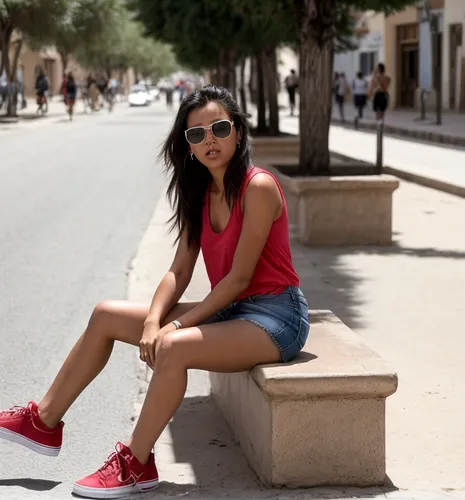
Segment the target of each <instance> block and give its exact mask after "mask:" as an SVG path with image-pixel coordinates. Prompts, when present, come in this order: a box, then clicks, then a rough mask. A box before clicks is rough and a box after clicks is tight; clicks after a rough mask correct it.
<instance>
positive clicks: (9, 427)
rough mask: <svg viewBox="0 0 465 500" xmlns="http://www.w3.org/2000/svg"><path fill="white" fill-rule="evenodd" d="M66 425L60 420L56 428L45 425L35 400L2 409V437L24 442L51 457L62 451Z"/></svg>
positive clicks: (30, 447) (0, 434) (0, 414)
mask: <svg viewBox="0 0 465 500" xmlns="http://www.w3.org/2000/svg"><path fill="white" fill-rule="evenodd" d="M64 425H65V424H64V423H63V422H60V423H59V424H58V425H57V426H56V427H55V428H54V429H50V428H49V427H47V426H45V425H44V424H43V423H42V421H41V420H40V418H39V412H38V409H37V405H36V404H35V403H34V401H31V402H30V403H29V404H28V405H27V406H26V407H24V406H13V408H11V409H9V410H6V411H0V438H2V439H6V440H8V441H13V443H18V444H22V445H23V446H25V447H26V448H29V449H30V450H32V451H35V452H37V453H40V454H41V455H47V456H49V457H56V456H57V455H58V454H59V453H60V450H61V443H62V440H63V426H64Z"/></svg>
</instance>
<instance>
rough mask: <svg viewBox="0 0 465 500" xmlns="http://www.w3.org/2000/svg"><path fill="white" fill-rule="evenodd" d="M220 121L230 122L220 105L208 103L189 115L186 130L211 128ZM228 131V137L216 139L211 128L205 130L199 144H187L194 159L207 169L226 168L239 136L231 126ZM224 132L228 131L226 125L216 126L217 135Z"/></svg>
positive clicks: (227, 114)
mask: <svg viewBox="0 0 465 500" xmlns="http://www.w3.org/2000/svg"><path fill="white" fill-rule="evenodd" d="M221 120H227V121H231V117H230V116H229V113H228V112H227V111H226V109H225V108H224V107H223V106H222V105H221V104H219V103H217V102H215V101H210V102H209V103H208V104H207V105H206V106H204V107H203V108H198V109H195V110H193V111H191V112H190V113H189V116H188V117H187V128H188V129H190V128H193V127H211V126H212V125H213V124H215V123H217V122H219V121H221ZM230 130H231V133H230V134H229V136H228V137H225V138H223V139H221V138H218V137H216V136H215V135H214V134H213V132H212V129H211V128H210V129H207V130H205V137H204V138H203V140H202V141H201V142H200V143H199V144H189V150H190V152H192V153H194V155H195V157H196V158H197V159H198V160H199V161H200V162H201V163H203V164H204V165H205V166H206V167H207V168H209V169H213V168H219V167H225V166H227V165H228V163H229V162H230V161H231V159H232V157H233V156H234V153H235V151H236V149H237V145H238V142H239V141H240V134H239V133H238V132H237V131H236V129H235V128H234V126H233V125H231V127H230ZM225 131H226V132H228V131H229V127H228V125H227V124H221V125H220V126H218V129H217V134H218V135H223V134H222V133H224V132H225ZM199 132H200V131H199ZM220 132H221V133H220Z"/></svg>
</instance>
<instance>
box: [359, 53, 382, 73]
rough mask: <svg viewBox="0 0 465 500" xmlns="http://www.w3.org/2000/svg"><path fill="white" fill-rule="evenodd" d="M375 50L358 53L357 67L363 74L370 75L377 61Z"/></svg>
mask: <svg viewBox="0 0 465 500" xmlns="http://www.w3.org/2000/svg"><path fill="white" fill-rule="evenodd" d="M377 56H378V53H377V52H361V53H360V55H359V68H360V71H361V72H362V74H363V76H370V75H371V73H373V70H374V69H375V66H376V64H377V63H378V57H377Z"/></svg>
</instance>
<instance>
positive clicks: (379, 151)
mask: <svg viewBox="0 0 465 500" xmlns="http://www.w3.org/2000/svg"><path fill="white" fill-rule="evenodd" d="M383 133H384V122H383V121H382V120H379V121H378V127H377V131H376V173H377V174H378V175H381V174H382V172H383Z"/></svg>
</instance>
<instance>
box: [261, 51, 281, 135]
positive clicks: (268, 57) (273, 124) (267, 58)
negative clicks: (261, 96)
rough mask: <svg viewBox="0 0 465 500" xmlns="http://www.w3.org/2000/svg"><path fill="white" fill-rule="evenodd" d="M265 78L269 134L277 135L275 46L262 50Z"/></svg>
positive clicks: (277, 109) (277, 111)
mask: <svg viewBox="0 0 465 500" xmlns="http://www.w3.org/2000/svg"><path fill="white" fill-rule="evenodd" d="M263 61H264V63H265V64H264V66H265V72H264V73H265V80H266V85H267V93H268V109H269V112H270V113H269V134H270V135H271V136H278V135H279V108H278V89H277V87H276V81H277V72H278V68H277V60H276V47H272V48H270V49H268V50H266V51H265V52H264V58H263Z"/></svg>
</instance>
